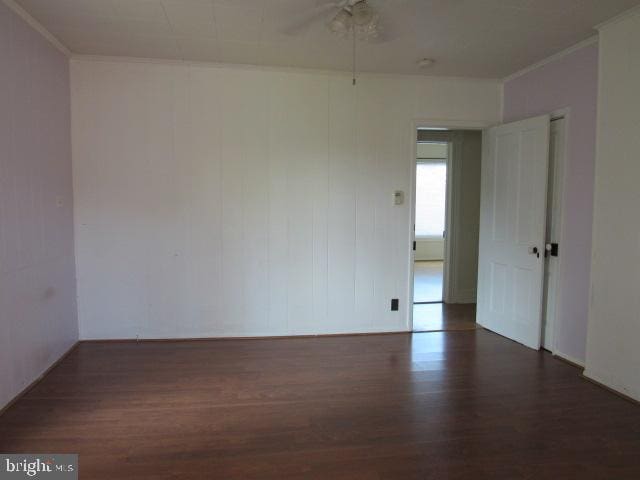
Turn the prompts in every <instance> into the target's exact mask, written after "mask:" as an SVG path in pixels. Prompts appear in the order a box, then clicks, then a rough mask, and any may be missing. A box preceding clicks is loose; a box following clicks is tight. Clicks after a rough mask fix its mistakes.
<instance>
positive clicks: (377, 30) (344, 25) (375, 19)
mask: <svg viewBox="0 0 640 480" xmlns="http://www.w3.org/2000/svg"><path fill="white" fill-rule="evenodd" d="M372 3H375V0H374V1H373V2H372V1H371V0H340V1H333V2H325V1H322V2H318V4H317V5H316V7H315V8H312V9H311V10H309V11H308V12H307V13H306V14H304V15H303V16H302V17H301V18H299V19H298V20H297V21H296V22H294V23H293V24H291V25H289V26H288V27H287V28H286V29H285V33H287V34H289V35H296V34H298V33H300V32H302V31H303V30H305V29H307V28H308V27H310V26H311V25H312V24H314V23H316V22H318V21H320V20H325V19H326V20H325V23H326V26H327V29H328V30H329V31H330V32H332V33H334V34H336V35H338V36H340V37H349V36H350V35H351V34H352V33H354V32H355V34H356V36H357V38H358V40H363V41H375V40H377V41H384V40H385V38H382V37H381V34H382V28H381V21H380V14H379V12H378V9H377V8H375V7H374V6H372ZM328 12H330V13H328Z"/></svg>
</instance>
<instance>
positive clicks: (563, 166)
mask: <svg viewBox="0 0 640 480" xmlns="http://www.w3.org/2000/svg"><path fill="white" fill-rule="evenodd" d="M559 119H564V145H563V151H562V153H561V155H560V158H554V164H555V166H556V172H558V166H560V176H559V178H556V180H558V182H554V188H558V187H557V185H559V187H560V195H559V196H558V200H559V201H558V203H559V205H556V207H557V212H554V213H555V215H557V216H558V218H559V220H558V244H559V245H560V248H563V247H562V245H563V244H564V228H562V227H563V225H562V222H563V219H564V205H565V199H564V196H565V193H566V188H565V187H566V179H567V160H568V157H569V153H570V152H569V130H570V125H571V108H570V107H567V108H561V109H558V110H554V111H553V112H551V121H552V122H553V121H554V120H559ZM554 195H555V192H554ZM549 208H551V205H547V209H549ZM561 252H562V250H561ZM565 264H566V260H565V255H562V254H561V255H560V256H559V257H558V272H557V286H556V298H555V302H556V304H555V309H554V316H553V318H552V319H551V322H549V318H548V317H547V308H546V307H547V305H544V308H545V318H544V319H543V321H545V322H546V323H547V325H548V324H549V323H551V325H552V329H551V345H550V346H548V347H545V348H547V349H548V350H549V351H550V352H551V353H552V354H553V355H556V354H558V353H559V352H557V341H556V340H557V326H558V312H559V310H560V306H561V305H562V298H563V297H562V283H563V282H562V274H563V272H564V269H565ZM547 266H548V265H547V263H546V262H545V269H544V274H545V276H546V274H547ZM547 286H548V285H547ZM544 298H545V300H546V299H547V294H546V292H545V297H544ZM543 340H544V339H543Z"/></svg>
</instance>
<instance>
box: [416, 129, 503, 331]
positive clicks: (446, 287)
mask: <svg viewBox="0 0 640 480" xmlns="http://www.w3.org/2000/svg"><path fill="white" fill-rule="evenodd" d="M493 125H496V123H494V122H483V121H473V120H443V119H436V118H433V119H429V118H419V119H414V120H413V121H412V122H411V137H410V138H411V142H412V143H411V158H409V166H410V168H409V195H408V196H407V197H408V198H409V241H408V242H407V246H408V247H409V255H408V265H407V267H408V273H409V278H408V282H407V284H408V291H407V298H408V299H409V305H407V330H408V331H409V332H413V295H414V291H413V286H414V275H415V272H414V258H415V252H414V250H413V247H412V245H413V242H414V241H415V239H416V236H415V223H416V160H417V157H418V129H420V128H436V129H446V130H479V131H483V130H485V129H487V128H489V127H491V126H493ZM451 153H452V152H451V149H450V150H449V154H448V155H447V157H448V159H447V212H446V220H445V225H446V229H447V232H448V234H447V236H446V238H445V242H444V270H445V271H444V272H443V295H444V297H443V298H444V299H445V300H446V299H447V296H448V294H449V290H450V287H449V285H448V283H449V280H450V278H451V275H450V274H449V272H448V269H449V265H450V263H451V262H450V261H449V256H450V254H449V252H450V250H451V245H452V244H453V243H452V235H451V234H450V232H451V226H450V221H451V219H450V217H451V215H450V212H451V203H452V202H451V200H452V196H451V192H450V185H451V184H452V182H451V174H452V173H453V171H454V168H452V167H453V164H452V163H453V156H452V155H451Z"/></svg>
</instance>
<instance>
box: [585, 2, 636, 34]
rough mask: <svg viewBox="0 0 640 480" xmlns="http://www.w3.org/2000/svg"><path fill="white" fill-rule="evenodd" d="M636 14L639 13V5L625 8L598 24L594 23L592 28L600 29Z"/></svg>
mask: <svg viewBox="0 0 640 480" xmlns="http://www.w3.org/2000/svg"><path fill="white" fill-rule="evenodd" d="M636 14H640V5H636V6H635V7H632V8H630V9H629V10H626V11H624V12H622V13H620V14H618V15H616V16H615V17H613V18H610V19H609V20H607V21H606V22H602V23H600V24H598V25H596V26H595V27H594V28H595V29H596V30H602V29H604V28H606V27H609V26H611V25H615V24H616V23H619V22H621V21H622V20H624V19H626V18H628V17H631V16H633V15H636Z"/></svg>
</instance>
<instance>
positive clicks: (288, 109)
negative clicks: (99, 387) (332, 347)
mask: <svg viewBox="0 0 640 480" xmlns="http://www.w3.org/2000/svg"><path fill="white" fill-rule="evenodd" d="M72 84H73V89H72V100H73V102H72V103H73V146H74V187H75V212H76V213H75V216H76V251H77V255H76V257H77V268H78V295H79V317H80V332H81V337H82V338H85V339H88V338H133V337H136V336H139V337H140V338H150V337H158V338H168V337H210V336H259V335H296V334H321V333H341V332H379V331H400V330H406V329H407V328H408V327H407V320H408V311H407V301H408V298H407V294H408V290H409V285H408V282H409V252H410V241H411V237H410V229H409V225H410V213H409V204H408V203H407V204H405V205H403V206H394V205H393V202H392V192H393V191H394V190H396V189H401V190H405V191H406V192H407V198H410V196H409V195H408V193H409V188H410V186H409V183H410V181H409V178H410V169H411V168H413V163H414V162H415V160H413V159H412V158H411V156H412V151H413V146H412V141H413V140H412V139H413V126H412V122H413V120H415V119H418V118H434V119H455V120H468V121H472V122H476V121H489V122H491V121H496V122H497V121H498V119H499V114H500V112H499V107H500V98H499V97H500V87H499V84H498V82H491V81H471V80H457V79H437V78H431V79H429V78H424V77H417V76H416V77H388V76H363V77H362V78H360V79H359V83H358V86H357V87H355V88H354V87H353V86H352V85H351V81H350V78H349V77H347V76H344V75H340V74H323V73H315V72H295V71H286V70H280V71H278V70H268V69H257V68H242V67H236V68H232V67H217V66H194V65H191V66H190V65H180V64H159V63H136V62H134V61H131V62H121V61H116V60H106V59H103V60H95V59H93V60H92V59H77V60H74V61H73V62H72ZM391 298H399V299H400V311H399V312H391V311H390V300H391Z"/></svg>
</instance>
